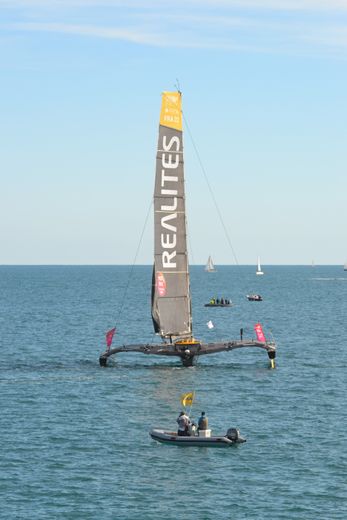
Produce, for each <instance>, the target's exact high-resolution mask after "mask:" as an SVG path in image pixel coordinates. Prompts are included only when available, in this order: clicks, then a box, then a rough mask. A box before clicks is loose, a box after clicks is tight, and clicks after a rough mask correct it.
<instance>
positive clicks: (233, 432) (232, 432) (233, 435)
mask: <svg viewBox="0 0 347 520" xmlns="http://www.w3.org/2000/svg"><path fill="white" fill-rule="evenodd" d="M226 436H227V437H228V439H230V440H231V441H234V442H237V441H238V440H239V437H240V431H239V430H238V429H237V428H229V430H228V431H227V435H226Z"/></svg>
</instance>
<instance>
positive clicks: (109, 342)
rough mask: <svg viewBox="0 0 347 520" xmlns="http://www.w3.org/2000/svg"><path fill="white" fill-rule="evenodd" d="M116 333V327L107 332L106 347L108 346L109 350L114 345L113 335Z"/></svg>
mask: <svg viewBox="0 0 347 520" xmlns="http://www.w3.org/2000/svg"><path fill="white" fill-rule="evenodd" d="M115 332H116V327H114V329H111V330H109V331H108V332H106V345H107V348H108V349H109V348H110V346H111V345H112V340H113V335H114V333H115Z"/></svg>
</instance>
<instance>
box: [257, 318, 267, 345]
mask: <svg viewBox="0 0 347 520" xmlns="http://www.w3.org/2000/svg"><path fill="white" fill-rule="evenodd" d="M254 330H255V333H256V335H257V340H258V341H261V342H262V343H265V342H266V339H265V336H264V332H263V328H262V326H261V325H260V323H257V324H256V325H254Z"/></svg>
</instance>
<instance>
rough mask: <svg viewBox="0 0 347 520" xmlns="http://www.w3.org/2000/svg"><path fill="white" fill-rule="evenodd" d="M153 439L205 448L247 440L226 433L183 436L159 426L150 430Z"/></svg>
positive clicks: (230, 444)
mask: <svg viewBox="0 0 347 520" xmlns="http://www.w3.org/2000/svg"><path fill="white" fill-rule="evenodd" d="M149 434H150V436H151V437H152V439H153V440H155V441H158V442H161V443H162V444H171V445H172V446H182V447H191V446H197V447H203V448H229V447H230V446H234V445H235V444H241V443H243V442H246V439H244V438H243V437H241V436H238V438H237V439H236V440H233V439H229V438H228V437H227V436H226V435H217V436H213V437H199V436H198V435H194V436H181V435H177V433H176V432H170V431H166V430H162V429H159V428H153V429H152V430H151V431H150V432H149Z"/></svg>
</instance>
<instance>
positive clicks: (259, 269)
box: [256, 256, 264, 275]
mask: <svg viewBox="0 0 347 520" xmlns="http://www.w3.org/2000/svg"><path fill="white" fill-rule="evenodd" d="M256 274H257V275H262V274H264V273H263V271H262V270H261V265H260V257H259V256H258V267H257V271H256Z"/></svg>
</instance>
